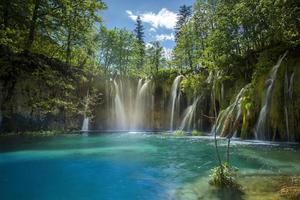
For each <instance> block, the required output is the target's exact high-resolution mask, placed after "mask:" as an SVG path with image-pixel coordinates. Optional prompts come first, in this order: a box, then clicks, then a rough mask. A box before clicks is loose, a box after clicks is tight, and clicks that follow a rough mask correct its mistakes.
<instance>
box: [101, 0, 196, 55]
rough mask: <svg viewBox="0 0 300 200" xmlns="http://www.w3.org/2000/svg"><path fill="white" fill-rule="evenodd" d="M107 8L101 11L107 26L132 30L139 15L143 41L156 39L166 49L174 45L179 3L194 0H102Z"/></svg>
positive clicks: (188, 3)
mask: <svg viewBox="0 0 300 200" xmlns="http://www.w3.org/2000/svg"><path fill="white" fill-rule="evenodd" d="M103 1H104V2H105V3H106V4H107V6H108V9H107V10H105V11H102V16H103V19H104V24H105V25H106V27H108V28H110V29H111V28H114V27H117V28H126V29H128V30H131V31H132V30H134V28H135V25H134V24H135V19H136V16H137V15H140V16H141V18H142V21H143V25H144V28H145V41H146V42H147V43H148V42H151V41H155V40H158V41H160V42H161V44H162V46H163V47H165V48H166V49H167V50H170V49H171V48H172V47H174V45H175V42H174V29H173V27H174V25H175V23H176V13H177V11H178V9H179V7H180V6H181V5H184V4H185V5H192V4H193V3H194V2H195V0H103Z"/></svg>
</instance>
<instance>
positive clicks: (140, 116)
mask: <svg viewBox="0 0 300 200" xmlns="http://www.w3.org/2000/svg"><path fill="white" fill-rule="evenodd" d="M150 83H151V81H150V80H146V81H145V82H144V84H142V80H141V79H140V80H139V83H138V87H137V94H136V100H135V110H134V112H133V121H132V124H131V128H132V129H133V130H137V129H141V128H144V127H143V123H144V120H145V117H146V116H145V114H146V113H147V112H146V111H147V109H149V108H151V107H152V102H151V101H152V95H151V96H150V95H149V89H150V85H151V84H150ZM147 117H149V116H147Z"/></svg>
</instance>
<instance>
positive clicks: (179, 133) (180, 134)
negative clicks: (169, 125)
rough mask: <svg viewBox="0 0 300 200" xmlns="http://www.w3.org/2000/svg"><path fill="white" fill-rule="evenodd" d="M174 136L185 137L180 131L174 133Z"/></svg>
mask: <svg viewBox="0 0 300 200" xmlns="http://www.w3.org/2000/svg"><path fill="white" fill-rule="evenodd" d="M174 135H176V136H185V132H184V131H182V130H176V131H174Z"/></svg>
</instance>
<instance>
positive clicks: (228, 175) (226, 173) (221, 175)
mask: <svg viewBox="0 0 300 200" xmlns="http://www.w3.org/2000/svg"><path fill="white" fill-rule="evenodd" d="M237 172H238V168H236V167H233V166H231V165H230V164H229V163H227V162H225V163H224V164H222V165H221V166H217V167H215V168H213V169H212V170H211V174H210V177H211V180H210V181H209V183H210V184H211V185H214V186H217V187H221V188H234V189H241V186H240V185H239V184H238V183H237V180H236V177H237Z"/></svg>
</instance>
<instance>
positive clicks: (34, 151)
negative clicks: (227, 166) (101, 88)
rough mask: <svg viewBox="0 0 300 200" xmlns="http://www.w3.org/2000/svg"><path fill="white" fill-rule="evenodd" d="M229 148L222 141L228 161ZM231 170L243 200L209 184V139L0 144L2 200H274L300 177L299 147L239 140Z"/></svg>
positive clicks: (137, 137)
mask: <svg viewBox="0 0 300 200" xmlns="http://www.w3.org/2000/svg"><path fill="white" fill-rule="evenodd" d="M226 144H227V142H226V141H225V140H220V141H219V145H220V149H221V154H222V155H223V158H224V159H225V154H226ZM231 162H232V164H233V165H234V166H236V167H238V168H239V178H238V180H240V182H241V184H242V185H243V186H245V193H244V194H235V193H234V192H228V191H225V192H224V191H219V190H217V189H216V188H214V187H212V186H210V185H209V184H208V180H209V178H210V177H209V173H210V169H211V168H212V167H214V166H216V165H217V159H216V154H215V149H214V141H213V138H211V137H175V136H172V135H169V134H167V133H160V134H150V133H112V134H96V135H94V134H93V135H89V136H84V135H63V136H51V137H2V138H0V194H1V199H2V200H15V199H18V200H19V199H22V200H29V199H30V200H33V199H39V200H48V199H49V200H54V199H73V200H83V199H91V200H94V199H95V200H96V199H97V200H118V199H120V200H133V199H141V200H144V199H145V200H146V199H147V200H148V199H149V200H160V199H161V200H168V199H170V200H171V199H172V200H173V199H174V200H177V199H180V200H183V199H184V200H185V199H187V200H189V199H191V200H192V199H259V198H261V197H263V196H265V198H263V199H272V198H274V195H277V194H278V193H277V191H278V190H279V189H280V185H281V184H282V183H283V182H284V181H286V180H288V179H289V177H293V176H300V147H299V145H296V144H286V143H266V142H257V141H241V140H234V141H232V146H231ZM257 182H259V183H260V184H259V186H258V184H256V183H257Z"/></svg>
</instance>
